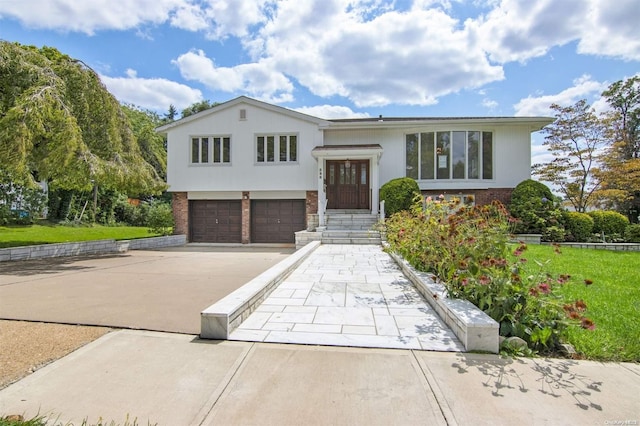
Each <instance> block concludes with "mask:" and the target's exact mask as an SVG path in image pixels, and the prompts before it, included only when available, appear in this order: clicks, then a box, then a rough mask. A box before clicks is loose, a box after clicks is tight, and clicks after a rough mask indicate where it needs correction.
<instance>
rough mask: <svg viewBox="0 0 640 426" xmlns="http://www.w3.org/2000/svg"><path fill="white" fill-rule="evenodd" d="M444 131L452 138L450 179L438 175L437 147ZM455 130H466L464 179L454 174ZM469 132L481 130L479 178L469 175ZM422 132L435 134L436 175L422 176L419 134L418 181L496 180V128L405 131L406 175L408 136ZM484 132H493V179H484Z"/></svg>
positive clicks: (475, 181) (405, 167) (471, 181)
mask: <svg viewBox="0 0 640 426" xmlns="http://www.w3.org/2000/svg"><path fill="white" fill-rule="evenodd" d="M443 132H449V134H450V140H451V142H450V143H451V146H450V148H449V159H448V161H449V178H448V179H438V176H437V173H436V171H437V166H438V154H437V147H438V136H437V134H438V133H443ZM453 132H465V142H464V153H465V154H464V175H465V177H464V178H463V179H461V178H458V179H454V178H453V177H452V176H453V164H452V161H453ZM469 132H479V133H480V140H479V141H478V145H479V146H478V150H479V151H480V164H479V166H480V167H479V170H478V178H477V179H470V178H469V177H468V174H469V156H468V154H469V145H468V143H469V138H468V133H469ZM421 133H433V134H434V138H433V150H434V177H433V179H424V178H422V176H421V168H420V165H421V160H422V150H421V149H420V147H421V142H422V140H421V136H418V178H417V179H415V180H416V182H419V183H428V182H431V183H433V182H443V183H458V182H470V183H478V182H494V181H495V179H496V162H495V156H496V141H495V135H496V131H495V130H494V129H481V128H479V129H476V128H474V129H437V130H416V131H409V132H406V133H404V135H403V136H404V138H403V147H404V170H405V177H407V173H406V170H407V165H408V164H407V136H408V135H414V134H418V135H420V134H421ZM483 133H491V136H492V137H491V166H492V178H491V179H484V178H483V177H482V176H483V174H484V164H483V162H484V157H483V153H482V142H483V136H482V134H483Z"/></svg>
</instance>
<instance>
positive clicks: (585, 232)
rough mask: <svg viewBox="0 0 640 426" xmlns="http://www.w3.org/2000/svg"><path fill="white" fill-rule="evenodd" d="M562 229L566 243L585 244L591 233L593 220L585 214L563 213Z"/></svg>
mask: <svg viewBox="0 0 640 426" xmlns="http://www.w3.org/2000/svg"><path fill="white" fill-rule="evenodd" d="M562 217H563V219H564V227H565V230H566V236H565V239H566V240H567V241H575V242H580V243H582V242H586V241H589V238H590V237H591V234H592V233H593V219H592V218H591V216H589V215H588V214H587V213H580V212H564V213H563V215H562Z"/></svg>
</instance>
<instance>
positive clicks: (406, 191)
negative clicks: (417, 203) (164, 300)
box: [380, 177, 420, 216]
mask: <svg viewBox="0 0 640 426" xmlns="http://www.w3.org/2000/svg"><path fill="white" fill-rule="evenodd" d="M416 195H420V187H419V186H418V183H417V182H416V181H415V180H413V179H411V178H408V177H403V178H396V179H392V180H390V181H389V182H387V183H385V184H384V185H382V187H381V188H380V200H381V201H382V200H384V211H385V214H386V215H387V216H391V215H392V214H394V213H397V212H399V211H402V210H409V209H410V208H411V206H412V204H413V200H414V198H415V197H416Z"/></svg>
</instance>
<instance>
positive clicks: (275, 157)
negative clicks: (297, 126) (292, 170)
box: [256, 135, 298, 163]
mask: <svg viewBox="0 0 640 426" xmlns="http://www.w3.org/2000/svg"><path fill="white" fill-rule="evenodd" d="M296 161H298V136H297V135H260V136H257V137H256V162H257V163H292V162H296Z"/></svg>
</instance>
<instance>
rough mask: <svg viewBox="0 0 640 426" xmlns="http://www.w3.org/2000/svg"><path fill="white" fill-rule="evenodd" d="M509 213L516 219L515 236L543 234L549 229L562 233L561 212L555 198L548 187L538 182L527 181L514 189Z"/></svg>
mask: <svg viewBox="0 0 640 426" xmlns="http://www.w3.org/2000/svg"><path fill="white" fill-rule="evenodd" d="M509 212H510V213H511V216H513V217H514V218H515V219H517V222H516V224H515V228H514V232H515V233H516V234H545V230H546V229H547V228H549V227H556V230H558V231H562V223H561V222H562V211H561V210H560V207H559V206H558V204H557V202H556V197H555V196H554V195H553V193H552V192H551V190H550V189H549V187H547V186H546V185H545V184H543V183H540V182H538V181H535V180H532V179H527V180H525V181H522V182H520V183H519V184H518V185H517V186H516V187H515V188H514V190H513V192H512V194H511V202H510V204H509ZM557 233H558V232H554V234H557Z"/></svg>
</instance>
